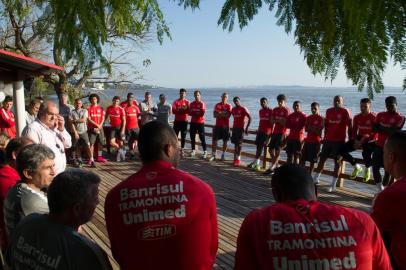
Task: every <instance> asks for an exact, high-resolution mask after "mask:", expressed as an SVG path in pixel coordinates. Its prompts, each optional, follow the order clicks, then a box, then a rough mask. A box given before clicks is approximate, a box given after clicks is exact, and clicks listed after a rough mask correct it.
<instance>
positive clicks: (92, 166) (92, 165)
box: [87, 160, 96, 168]
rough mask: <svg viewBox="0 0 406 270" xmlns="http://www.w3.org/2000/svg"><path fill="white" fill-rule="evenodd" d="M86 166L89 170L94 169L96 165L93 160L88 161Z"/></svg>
mask: <svg viewBox="0 0 406 270" xmlns="http://www.w3.org/2000/svg"><path fill="white" fill-rule="evenodd" d="M87 165H89V167H90V168H96V163H95V162H94V160H89V162H88V163H87Z"/></svg>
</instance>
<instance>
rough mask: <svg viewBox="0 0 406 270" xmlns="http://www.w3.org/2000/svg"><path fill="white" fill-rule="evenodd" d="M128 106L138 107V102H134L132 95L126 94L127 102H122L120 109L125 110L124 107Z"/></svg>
mask: <svg viewBox="0 0 406 270" xmlns="http://www.w3.org/2000/svg"><path fill="white" fill-rule="evenodd" d="M129 105H134V106H137V107H138V102H137V101H136V100H135V98H134V94H133V93H128V94H127V100H124V101H123V102H121V103H120V107H122V108H123V109H125V107H127V106H129Z"/></svg>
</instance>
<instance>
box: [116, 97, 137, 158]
mask: <svg viewBox="0 0 406 270" xmlns="http://www.w3.org/2000/svg"><path fill="white" fill-rule="evenodd" d="M133 98H134V96H133ZM130 101H131V96H130ZM121 104H122V103H121ZM128 104H130V105H128ZM128 104H127V105H126V106H125V107H124V113H125V131H126V135H127V141H128V149H129V151H130V159H135V152H134V151H135V148H136V145H137V139H138V134H139V132H140V128H139V126H138V120H139V118H140V116H141V112H140V109H139V108H138V106H136V105H135V103H134V102H129V103H128Z"/></svg>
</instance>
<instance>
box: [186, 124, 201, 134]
mask: <svg viewBox="0 0 406 270" xmlns="http://www.w3.org/2000/svg"><path fill="white" fill-rule="evenodd" d="M189 132H190V134H191V136H192V135H193V134H194V135H196V134H204V124H203V123H201V124H200V123H190V128H189Z"/></svg>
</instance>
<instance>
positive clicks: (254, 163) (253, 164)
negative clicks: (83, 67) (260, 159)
mask: <svg viewBox="0 0 406 270" xmlns="http://www.w3.org/2000/svg"><path fill="white" fill-rule="evenodd" d="M255 165H257V162H256V161H253V162H251V163H250V164H248V166H247V167H248V168H250V169H254V167H255Z"/></svg>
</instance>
